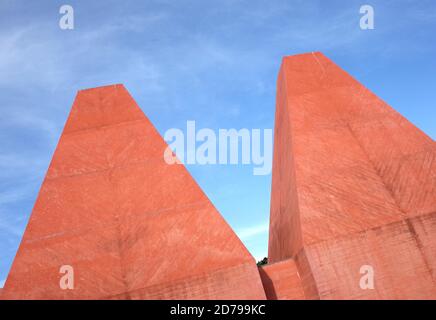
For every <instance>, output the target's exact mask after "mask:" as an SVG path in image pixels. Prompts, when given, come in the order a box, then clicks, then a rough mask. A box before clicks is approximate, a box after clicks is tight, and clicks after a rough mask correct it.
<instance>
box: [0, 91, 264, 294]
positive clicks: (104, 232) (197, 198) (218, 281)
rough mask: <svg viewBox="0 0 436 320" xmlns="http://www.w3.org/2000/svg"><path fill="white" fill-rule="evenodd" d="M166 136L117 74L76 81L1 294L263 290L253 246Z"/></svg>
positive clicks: (243, 291) (222, 292) (216, 292)
mask: <svg viewBox="0 0 436 320" xmlns="http://www.w3.org/2000/svg"><path fill="white" fill-rule="evenodd" d="M166 147H167V144H166V143H165V142H164V140H163V139H162V138H161V137H160V135H159V133H158V132H157V131H156V129H155V128H154V127H153V125H152V124H151V123H150V121H149V120H148V119H147V118H146V117H145V115H144V114H143V113H142V111H141V110H140V108H139V107H138V106H137V105H136V103H135V102H134V100H133V99H132V98H131V97H130V95H129V94H128V92H127V91H126V90H125V89H124V87H123V86H122V85H112V86H107V87H101V88H95V89H89V90H83V91H80V92H79V93H78V95H77V97H76V100H75V102H74V105H73V108H72V110H71V113H70V116H69V118H68V120H67V123H66V125H65V128H64V131H63V133H62V136H61V138H60V141H59V144H58V146H57V148H56V151H55V153H54V156H53V160H52V162H51V164H50V167H49V169H48V172H47V175H46V177H45V180H44V182H43V184H42V187H41V190H40V192H39V195H38V198H37V201H36V203H35V207H34V209H33V212H32V215H31V218H30V220H29V223H28V226H27V228H26V231H25V233H24V236H23V239H22V242H21V245H20V247H19V250H18V253H17V255H16V257H15V260H14V262H13V265H12V268H11V271H10V273H9V276H8V278H7V281H6V284H5V289H4V292H3V293H4V295H3V298H6V299H102V298H112V299H120V298H121V299H149V298H153V299H175V298H177V299H193V298H195V299H264V298H265V294H264V291H263V287H262V283H261V280H260V276H259V273H258V270H257V267H256V265H255V261H254V259H253V257H252V256H251V255H250V254H249V252H248V251H247V249H246V248H245V247H244V245H243V244H242V243H241V241H240V240H239V239H238V237H237V236H236V235H235V233H234V232H233V231H232V230H231V228H230V227H229V226H228V225H227V223H226V222H225V221H224V219H223V218H222V217H221V216H220V214H219V213H218V212H217V210H216V209H215V208H214V206H213V205H212V204H211V203H210V201H209V199H208V198H207V196H206V195H205V194H204V193H203V192H202V190H201V189H200V188H199V186H198V185H197V184H196V183H195V181H194V180H193V179H192V177H191V176H190V175H189V173H188V171H187V170H186V169H185V168H184V166H182V165H168V164H166V163H165V161H164V158H163V154H164V150H165V148H166ZM62 265H71V266H72V267H73V268H74V286H75V287H74V289H73V290H62V289H60V286H59V280H60V278H61V276H62V275H61V274H60V273H59V270H60V267H61V266H62Z"/></svg>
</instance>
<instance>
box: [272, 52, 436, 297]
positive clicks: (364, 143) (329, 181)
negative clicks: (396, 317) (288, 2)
mask: <svg viewBox="0 0 436 320" xmlns="http://www.w3.org/2000/svg"><path fill="white" fill-rule="evenodd" d="M435 147H436V146H435V143H434V141H433V140H432V139H431V138H429V137H428V136H427V135H425V134H424V133H423V132H421V131H420V130H419V129H417V128H416V127H414V126H413V125H412V124H411V123H410V122H409V121H407V120H406V119H405V118H404V117H402V116H401V115H400V114H398V113H397V112H396V111H395V110H393V109H392V108H391V107H389V106H388V105H387V104H386V103H384V102H383V101H382V100H380V99H379V98H378V97H377V96H375V95H374V94H373V93H371V92H370V91H369V90H368V89H366V88H365V87H364V86H362V85H361V84H359V83H358V82H357V81H356V80H354V79H353V78H352V77H351V76H350V75H348V74H347V73H346V72H345V71H343V70H342V69H340V68H339V67H338V66H337V65H335V64H334V63H333V62H332V61H330V60H329V59H328V58H327V57H325V56H324V55H323V54H321V53H309V54H303V55H297V56H292V57H286V58H284V59H283V63H282V66H281V69H280V74H279V78H278V85H277V106H276V119H275V144H274V164H273V178H272V194H271V220H270V239H269V261H271V262H278V261H283V260H286V259H289V258H293V259H294V260H295V262H296V264H297V268H298V270H299V275H300V277H301V279H302V285H303V288H304V292H305V296H306V298H321V299H332V298H333V299H334V298H336V299H344V298H345V299H366V298H374V299H383V298H384V299H394V298H411V299H414V298H424V299H429V298H433V299H434V298H436V278H435V277H436V254H435V253H436V185H435V173H436V161H435ZM362 265H370V266H372V267H373V269H374V272H375V288H374V289H372V290H368V289H366V290H362V289H361V288H360V286H359V280H360V278H361V277H362V274H360V272H359V270H360V267H361V266H362Z"/></svg>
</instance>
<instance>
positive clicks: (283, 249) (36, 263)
mask: <svg viewBox="0 0 436 320" xmlns="http://www.w3.org/2000/svg"><path fill="white" fill-rule="evenodd" d="M274 139H275V141H274V164H273V177H272V190H271V213H270V215H271V218H270V234H269V237H270V239H269V264H268V265H267V266H263V267H261V268H260V270H258V268H257V267H256V265H255V263H254V259H253V257H252V256H251V255H250V254H249V252H248V251H247V250H246V248H245V247H244V245H243V244H242V243H241V241H240V240H239V239H238V237H237V236H236V235H235V233H234V232H233V231H232V230H231V228H230V227H229V226H228V225H227V223H226V222H225V221H224V220H223V218H222V217H221V216H220V214H219V213H218V212H217V210H216V209H215V208H214V206H213V205H212V204H211V202H210V201H209V199H208V198H207V197H206V195H205V194H204V193H203V192H202V190H201V189H200V188H199V186H198V185H197V184H196V183H195V181H194V180H193V179H192V177H191V176H190V175H189V173H188V172H187V170H186V169H185V167H184V166H183V165H170V164H167V163H166V162H165V160H164V151H165V150H166V148H167V144H166V143H165V142H164V140H163V139H162V138H161V137H160V135H159V133H158V132H157V131H156V129H155V128H154V127H153V125H152V124H151V123H150V121H149V120H148V119H147V118H146V117H145V115H144V114H143V113H142V111H141V110H140V108H139V107H138V106H137V105H136V103H135V101H134V100H133V99H132V97H131V96H130V95H129V94H128V92H127V91H126V90H125V88H124V87H123V86H122V85H113V86H107V87H101V88H95V89H89V90H83V91H80V92H79V93H78V95H77V97H76V100H75V102H74V104H73V107H72V110H71V113H70V115H69V118H68V120H67V122H66V124H65V128H64V131H63V133H62V136H61V138H60V140H59V144H58V146H57V148H56V151H55V153H54V155H53V159H52V162H51V164H50V166H49V169H48V172H47V174H46V177H45V179H44V181H43V184H42V186H41V190H40V193H39V195H38V198H37V201H36V203H35V207H34V209H33V212H32V215H31V218H30V220H29V223H28V226H27V228H26V231H25V233H24V236H23V239H22V242H21V245H20V247H19V250H18V253H17V255H16V257H15V260H14V262H13V265H12V268H11V271H10V274H9V276H8V278H7V281H6V284H5V288H4V289H3V290H1V289H0V299H265V297H266V298H268V299H436V285H435V283H436V279H435V269H436V186H435V177H436V175H435V172H436V161H435V160H434V159H435V151H436V150H435V148H436V146H435V143H434V141H433V140H432V139H431V138H429V137H428V136H426V135H425V134H424V133H423V132H421V131H420V130H419V129H417V128H416V127H414V126H413V125H412V124H411V123H410V122H408V121H407V120H406V119H405V118H403V117H402V116H401V115H400V114H398V113H397V112H396V111H395V110H393V109H392V108H391V107H389V106H388V105H387V104H386V103H384V102H383V101H382V100H380V99H379V98H378V97H377V96H375V95H374V94H373V93H371V92H370V91H369V90H368V89H366V88H365V87H364V86H362V85H361V84H360V83H358V82H357V81H356V80H355V79H353V78H352V77H351V76H350V75H348V74H347V73H346V72H345V71H343V70H342V69H341V68H339V67H338V66H337V65H335V64H334V63H333V62H332V61H330V60H329V59H328V58H327V57H325V56H324V55H323V54H321V53H308V54H303V55H297V56H292V57H285V58H284V59H283V63H282V66H281V69H280V73H279V77H278V83H277V105H276V117H275V136H274ZM62 266H71V267H72V268H73V270H74V288H73V289H64V288H62V286H61V278H62V274H61V273H60V268H61V267H62ZM362 270H364V271H365V270H372V274H371V276H372V277H373V282H372V285H371V288H369V287H365V286H362V277H364V276H365V275H364V274H362Z"/></svg>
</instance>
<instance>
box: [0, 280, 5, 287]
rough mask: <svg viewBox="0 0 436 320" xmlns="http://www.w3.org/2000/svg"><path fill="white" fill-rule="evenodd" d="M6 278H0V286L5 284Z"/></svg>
mask: <svg viewBox="0 0 436 320" xmlns="http://www.w3.org/2000/svg"><path fill="white" fill-rule="evenodd" d="M5 282H6V279H3V280H0V288H3V287H4V286H5Z"/></svg>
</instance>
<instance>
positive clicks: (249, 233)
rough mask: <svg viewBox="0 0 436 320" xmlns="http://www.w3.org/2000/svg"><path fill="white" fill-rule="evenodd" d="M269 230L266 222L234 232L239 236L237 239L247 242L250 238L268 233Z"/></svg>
mask: <svg viewBox="0 0 436 320" xmlns="http://www.w3.org/2000/svg"><path fill="white" fill-rule="evenodd" d="M268 229H269V223H268V222H262V223H260V224H257V225H254V226H250V227H245V228H241V229H239V230H237V231H236V234H237V235H238V236H239V238H240V239H241V240H242V241H246V240H249V239H251V238H254V237H257V236H259V235H261V234H265V233H267V232H268Z"/></svg>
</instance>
